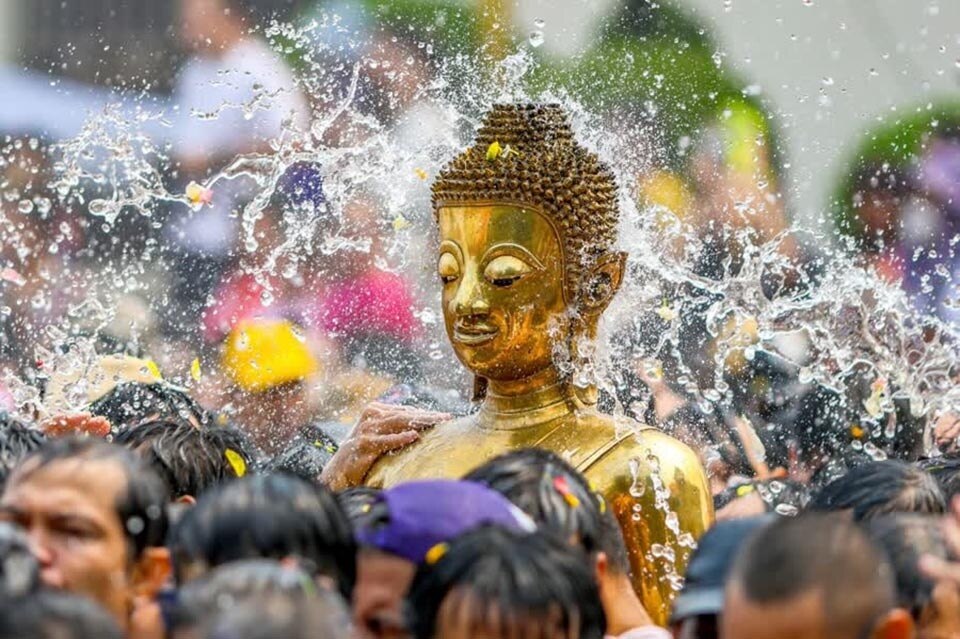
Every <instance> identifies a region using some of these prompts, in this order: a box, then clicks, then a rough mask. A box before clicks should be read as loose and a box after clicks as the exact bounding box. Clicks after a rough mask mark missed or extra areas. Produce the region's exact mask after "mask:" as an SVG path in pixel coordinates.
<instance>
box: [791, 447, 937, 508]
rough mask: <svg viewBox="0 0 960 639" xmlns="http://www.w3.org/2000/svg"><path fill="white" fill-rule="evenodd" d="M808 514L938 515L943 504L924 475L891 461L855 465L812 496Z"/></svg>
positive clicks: (920, 471)
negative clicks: (840, 512)
mask: <svg viewBox="0 0 960 639" xmlns="http://www.w3.org/2000/svg"><path fill="white" fill-rule="evenodd" d="M807 508H808V509H809V510H812V511H820V512H833V511H850V512H852V514H853V518H854V519H855V520H857V521H863V520H866V519H871V518H873V517H876V516H878V515H884V514H887V513H925V514H939V513H943V512H945V511H946V502H945V501H944V499H943V494H942V493H941V492H940V488H939V486H937V482H936V480H934V478H933V477H932V476H931V475H930V474H929V473H927V472H925V471H923V470H920V469H919V468H917V467H915V466H911V465H910V464H907V463H906V462H902V461H896V460H892V459H888V460H884V461H876V462H868V463H866V464H861V465H860V466H856V467H854V468H853V469H851V470H850V471H848V472H847V473H846V474H845V475H843V476H842V477H839V478H837V479H835V480H833V481H832V482H830V483H829V484H827V485H826V486H824V487H823V488H821V489H820V490H819V491H818V492H817V493H815V494H814V495H813V498H812V499H811V500H810V503H809V504H807Z"/></svg>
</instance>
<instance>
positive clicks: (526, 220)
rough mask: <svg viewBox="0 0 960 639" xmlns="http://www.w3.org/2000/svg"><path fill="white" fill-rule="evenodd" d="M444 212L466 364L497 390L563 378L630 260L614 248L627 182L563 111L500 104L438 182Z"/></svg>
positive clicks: (452, 323)
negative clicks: (561, 361) (566, 360)
mask: <svg viewBox="0 0 960 639" xmlns="http://www.w3.org/2000/svg"><path fill="white" fill-rule="evenodd" d="M433 208H434V211H435V212H436V216H437V222H438V224H439V228H440V255H439V260H438V263H437V269H438V273H439V276H440V279H441V280H442V282H443V295H442V297H443V314H444V319H445V324H446V329H447V335H448V337H449V338H450V341H451V342H452V344H453V349H454V352H455V353H456V354H457V357H458V358H459V359H460V361H461V362H463V364H464V365H465V366H466V367H467V368H469V369H470V370H471V371H473V372H474V373H475V374H476V375H478V376H480V377H481V378H486V379H489V380H490V381H491V383H494V382H503V383H508V382H511V381H515V380H520V379H524V378H527V377H530V376H532V375H535V374H545V373H549V372H550V371H553V370H556V361H557V351H558V349H559V348H560V347H561V346H562V347H568V346H569V344H570V343H571V341H573V338H576V337H583V336H587V335H590V334H592V332H593V331H594V330H595V327H596V322H597V320H598V319H599V317H600V315H601V314H602V313H603V311H604V310H605V309H606V307H607V305H608V304H609V303H610V301H611V299H612V298H613V296H614V294H615V293H616V291H617V289H618V288H619V286H620V282H621V278H622V275H623V264H624V257H625V256H624V255H623V254H621V253H618V252H616V251H615V250H614V242H615V240H616V236H617V222H618V219H619V212H618V209H617V183H616V180H615V179H614V176H613V174H612V173H611V172H610V170H609V169H608V168H607V167H606V166H605V165H604V164H603V163H602V162H601V161H600V159H599V158H598V157H597V156H596V155H594V154H593V153H591V152H589V151H587V150H586V149H585V148H584V147H583V146H581V145H580V144H579V143H578V142H577V140H576V139H575V137H574V134H573V131H572V130H571V128H570V124H569V121H568V117H567V114H566V112H565V111H564V110H563V108H562V107H560V106H559V105H556V104H496V105H494V106H493V108H492V109H491V110H490V111H489V112H488V113H487V114H486V116H485V117H484V121H483V125H482V126H481V127H480V129H479V131H478V133H477V138H476V140H475V142H474V144H473V145H472V146H471V147H470V148H468V149H467V150H465V151H464V152H463V153H461V154H460V155H459V156H457V157H456V158H455V159H453V161H451V162H450V163H449V164H448V165H447V166H446V167H445V168H444V169H443V170H442V171H441V172H440V173H439V175H438V176H437V179H436V181H435V182H434V184H433ZM571 311H573V312H571ZM570 351H571V352H570V353H568V354H566V356H568V357H573V356H574V355H575V353H576V351H575V349H573V348H570ZM557 374H559V371H557Z"/></svg>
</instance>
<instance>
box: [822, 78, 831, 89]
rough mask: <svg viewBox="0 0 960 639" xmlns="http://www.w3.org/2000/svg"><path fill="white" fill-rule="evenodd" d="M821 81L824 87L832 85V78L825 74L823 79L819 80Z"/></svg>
mask: <svg viewBox="0 0 960 639" xmlns="http://www.w3.org/2000/svg"><path fill="white" fill-rule="evenodd" d="M821 82H822V83H823V86H825V87H832V86H833V78H831V77H830V76H825V77H824V78H823V80H821Z"/></svg>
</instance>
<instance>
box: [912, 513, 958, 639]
mask: <svg viewBox="0 0 960 639" xmlns="http://www.w3.org/2000/svg"><path fill="white" fill-rule="evenodd" d="M950 511H951V512H950V513H948V514H947V515H945V516H944V518H943V537H944V541H945V542H946V544H947V548H948V549H949V551H950V554H951V555H953V556H954V557H960V496H955V497H954V498H953V500H952V501H951V504H950ZM920 571H921V572H922V573H923V574H925V575H926V576H927V577H929V578H930V579H933V580H934V581H935V582H936V585H935V586H934V588H933V592H932V593H931V596H930V599H931V601H930V604H929V605H930V607H932V608H933V611H932V612H933V615H931V616H932V617H933V618H934V619H933V621H932V622H931V623H930V624H929V627H926V626H925V627H924V637H932V638H934V639H939V638H940V637H957V636H960V561H951V560H948V559H942V558H940V557H934V556H933V555H924V556H923V557H921V559H920Z"/></svg>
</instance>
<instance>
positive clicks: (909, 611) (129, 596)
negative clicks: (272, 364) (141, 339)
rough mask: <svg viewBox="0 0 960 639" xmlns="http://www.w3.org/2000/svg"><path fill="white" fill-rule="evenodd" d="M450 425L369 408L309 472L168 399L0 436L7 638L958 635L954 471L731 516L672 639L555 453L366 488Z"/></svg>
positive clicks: (133, 389) (99, 406)
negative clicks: (786, 510)
mask: <svg viewBox="0 0 960 639" xmlns="http://www.w3.org/2000/svg"><path fill="white" fill-rule="evenodd" d="M447 417H448V416H447V415H444V414H440V413H431V412H426V411H423V410H420V409H414V408H407V407H398V406H390V405H387V404H377V405H372V406H371V407H369V408H368V410H366V411H364V413H363V414H362V416H361V417H360V418H359V420H358V422H357V423H356V425H355V427H354V429H353V431H352V433H351V434H350V437H349V438H348V439H347V440H346V441H345V442H344V444H343V446H342V447H341V448H339V450H338V449H337V448H336V447H335V446H333V445H331V447H330V449H329V450H328V451H326V452H328V453H329V454H327V455H326V456H323V457H322V458H312V459H311V461H310V462H309V463H303V462H304V460H303V459H302V458H303V457H304V455H305V453H304V451H302V450H301V452H300V453H298V454H293V453H291V451H292V450H296V449H298V448H299V449H303V448H304V447H306V448H307V449H311V450H313V449H315V448H316V447H317V443H315V442H305V441H303V436H302V434H291V435H290V436H289V440H288V441H287V442H286V445H285V446H282V447H280V448H281V450H280V451H279V452H276V453H275V452H273V451H268V450H266V449H265V448H264V447H262V446H259V445H258V444H257V441H256V439H255V438H254V437H251V436H249V435H252V434H253V433H249V434H248V433H247V432H244V431H243V430H241V429H238V428H236V427H234V426H231V425H230V424H228V423H224V422H223V420H222V419H220V418H219V416H218V415H217V414H216V413H212V412H209V411H207V410H205V409H203V408H201V407H200V405H199V404H198V403H197V402H196V401H195V400H194V399H193V398H192V397H191V396H190V395H189V394H188V393H186V392H185V391H184V390H183V389H180V388H177V387H174V386H171V385H169V384H167V383H165V382H158V381H152V382H141V381H125V382H122V383H119V384H117V385H116V386H113V387H112V388H109V389H108V390H106V392H105V393H104V395H103V396H102V397H98V398H96V399H95V400H94V401H93V402H92V403H91V404H90V405H89V407H88V410H87V411H86V412H84V413H81V414H73V415H61V416H51V417H48V418H46V419H45V421H43V422H42V423H28V422H26V421H23V420H21V419H19V418H15V417H13V416H11V415H9V414H0V473H2V475H0V478H2V492H0V637H3V638H4V639H6V638H10V639H14V638H18V639H21V638H24V637H31V638H33V637H36V638H38V639H39V638H44V639H46V638H49V639H53V638H58V639H62V638H65V637H70V638H75V639H87V638H89V639H104V638H108V637H132V638H144V639H153V638H162V637H172V638H177V639H179V638H191V639H204V638H211V639H212V638H231V639H244V638H268V637H269V638H276V639H279V638H281V637H282V638H285V639H288V638H294V637H329V638H338V637H342V638H344V639H346V638H348V637H367V638H371V639H372V638H393V637H414V638H416V639H435V638H443V639H452V638H466V637H486V638H489V639H500V638H502V639H533V638H542V639H559V638H564V639H572V638H583V639H601V638H603V637H622V638H624V639H661V638H663V639H666V638H668V637H671V636H673V637H676V638H684V639H697V638H710V637H725V638H736V639H740V638H751V639H752V638H755V637H756V638H765V637H778V638H782V637H804V638H807V637H810V638H813V637H824V638H826V637H832V638H837V639H840V638H849V639H860V638H864V637H870V638H878V639H909V638H912V637H919V638H921V639H925V638H930V639H939V638H945V637H957V636H960V493H958V491H960V460H958V459H955V458H949V457H948V458H940V459H936V460H928V461H926V462H922V463H916V464H909V463H906V462H902V461H894V460H884V461H876V462H870V463H865V464H861V465H859V466H856V467H854V468H853V469H852V470H850V471H849V472H847V473H846V474H844V475H841V476H840V477H839V478H838V479H835V480H833V481H831V482H830V483H827V484H826V485H825V486H823V487H822V488H821V489H819V490H818V491H817V492H815V493H814V495H813V496H812V498H811V499H810V500H809V502H808V503H807V505H806V506H805V508H804V509H803V510H802V511H801V512H799V513H790V514H789V515H786V514H782V513H780V512H776V511H774V512H768V513H765V514H760V515H756V514H749V513H734V514H728V516H726V517H723V518H722V520H721V521H718V522H717V523H716V524H715V525H714V526H713V527H712V528H710V529H709V530H708V531H707V533H706V534H705V535H704V536H703V537H702V538H701V539H700V540H699V541H698V547H697V549H696V551H695V552H694V555H693V558H692V559H691V561H690V563H689V566H688V568H687V571H686V574H685V575H684V581H683V583H682V586H678V589H677V592H676V593H675V594H676V596H675V599H674V601H673V603H672V607H671V615H670V620H669V628H662V627H658V626H656V625H654V623H653V621H652V620H651V616H650V615H649V614H648V611H647V610H646V609H645V608H644V605H643V603H642V601H641V599H640V598H639V597H638V595H637V593H636V592H635V591H634V589H633V585H632V582H631V579H630V570H631V567H630V563H629V561H628V560H627V551H626V547H625V544H624V539H623V536H622V533H621V530H620V527H619V525H618V523H617V520H616V519H615V517H614V515H613V505H608V504H606V503H605V501H604V499H603V497H601V496H599V494H598V493H596V492H595V491H594V489H593V487H592V486H591V484H590V483H589V482H588V481H587V480H586V479H585V478H584V477H583V476H582V475H581V474H580V473H579V472H578V471H577V470H576V469H575V468H573V467H572V466H570V465H569V464H568V463H567V462H566V461H564V459H563V458H561V457H560V456H558V455H556V454H554V453H550V452H547V451H543V450H538V449H532V448H531V449H520V450H515V451H511V452H508V453H506V454H503V455H501V456H499V457H497V458H495V459H493V460H491V461H489V462H486V463H484V464H483V465H481V466H480V467H478V468H476V469H474V470H472V471H471V472H470V473H469V474H468V475H467V476H465V477H463V478H462V479H454V480H421V481H412V482H408V483H401V484H398V485H396V486H393V487H390V488H387V489H384V490H380V489H374V488H369V487H365V486H363V485H362V480H363V477H364V475H365V473H366V471H367V470H368V469H369V468H370V467H371V465H372V464H373V463H374V462H375V461H376V459H377V458H378V457H379V456H380V455H382V454H384V452H385V451H389V450H392V449H395V448H398V447H401V446H403V445H406V444H409V443H411V442H413V441H415V440H416V433H417V432H418V431H419V430H421V429H423V428H426V427H430V426H431V425H433V424H435V423H437V422H440V421H442V420H443V419H445V418H447ZM436 427H437V428H442V427H443V426H442V424H440V425H438V426H436ZM307 457H309V455H307ZM291 459H294V460H299V463H293V464H292V463H291ZM744 486H746V484H745V485H744ZM767 489H768V490H777V488H776V484H775V483H773V484H768V485H767ZM715 499H716V500H717V503H718V505H719V504H720V500H721V495H720V494H718V495H716V497H715ZM640 516H641V517H642V516H643V515H642V513H640ZM653 551H654V549H651V552H653ZM661 560H663V561H669V558H667V557H665V556H662V559H661Z"/></svg>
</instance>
